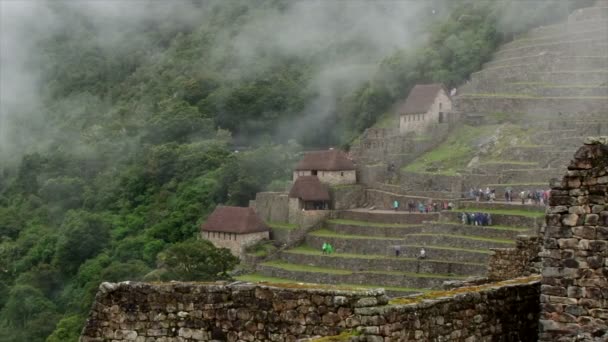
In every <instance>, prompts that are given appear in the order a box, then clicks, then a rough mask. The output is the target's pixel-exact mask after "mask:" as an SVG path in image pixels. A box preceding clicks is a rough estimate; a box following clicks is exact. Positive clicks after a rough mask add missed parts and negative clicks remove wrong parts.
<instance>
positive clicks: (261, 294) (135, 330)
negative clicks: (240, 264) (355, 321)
mask: <svg viewBox="0 0 608 342" xmlns="http://www.w3.org/2000/svg"><path fill="white" fill-rule="evenodd" d="M386 303H387V297H386V296H385V295H384V292H383V291H382V290H374V291H360V292H352V291H337V290H322V289H317V290H314V289H288V288H269V287H266V286H261V285H250V284H245V285H209V284H195V283H167V284H160V285H152V284H147V283H128V282H125V283H119V284H110V283H103V284H102V285H101V286H100V289H99V292H98V293H97V296H96V298H95V303H94V304H93V308H92V309H91V313H90V315H89V319H88V320H87V323H86V326H85V328H84V330H83V333H82V337H81V339H80V341H81V342H92V341H116V342H118V341H121V342H122V341H146V342H147V341H208V340H221V341H237V340H240V341H262V340H264V341H266V340H271V341H284V340H288V341H295V339H296V338H301V337H307V336H315V335H321V336H328V335H337V334H338V333H339V332H340V331H342V330H343V329H344V326H345V325H346V321H347V319H349V318H351V317H352V316H353V311H354V309H355V308H359V307H366V306H373V305H378V304H380V305H382V304H386Z"/></svg>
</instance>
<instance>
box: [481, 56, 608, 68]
mask: <svg viewBox="0 0 608 342" xmlns="http://www.w3.org/2000/svg"><path fill="white" fill-rule="evenodd" d="M513 66H518V67H520V68H521V67H523V68H525V69H526V70H529V71H533V70H547V71H559V70H597V69H608V57H607V56H599V55H597V56H596V55H594V56H565V55H563V54H557V53H550V52H548V53H544V54H543V53H540V54H534V55H530V56H517V57H512V58H505V59H501V60H493V61H490V62H487V63H485V64H484V65H483V68H482V70H498V69H500V68H508V67H513Z"/></svg>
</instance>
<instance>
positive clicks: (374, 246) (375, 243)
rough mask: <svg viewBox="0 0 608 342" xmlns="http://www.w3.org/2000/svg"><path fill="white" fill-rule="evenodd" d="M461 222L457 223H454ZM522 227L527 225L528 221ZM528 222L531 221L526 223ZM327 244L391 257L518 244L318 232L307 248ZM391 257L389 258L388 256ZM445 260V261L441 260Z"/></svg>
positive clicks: (434, 236) (308, 239) (342, 250)
mask: <svg viewBox="0 0 608 342" xmlns="http://www.w3.org/2000/svg"><path fill="white" fill-rule="evenodd" d="M452 221H455V222H458V221H457V219H456V220H452ZM499 221H501V222H502V223H500V222H496V223H495V224H497V225H507V224H505V222H507V221H506V220H504V219H502V220H499ZM518 222H522V225H521V226H522V227H526V226H532V225H526V224H525V223H524V221H518ZM525 222H528V221H525ZM324 242H328V243H331V245H332V246H334V248H335V250H336V252H339V253H350V254H384V255H390V252H391V250H392V248H393V246H397V245H407V246H429V247H430V246H433V247H452V246H457V247H458V248H462V249H467V250H487V249H490V248H508V247H513V246H514V241H512V240H507V239H490V238H484V237H478V236H471V235H450V234H407V235H404V236H402V237H401V238H391V237H386V238H385V237H369V236H362V235H346V234H344V235H340V234H335V233H333V234H328V233H325V231H316V232H312V233H310V234H308V235H307V236H306V244H307V245H309V246H311V247H313V248H318V249H321V247H322V246H323V243H324ZM387 253H389V254H387ZM439 259H441V258H439Z"/></svg>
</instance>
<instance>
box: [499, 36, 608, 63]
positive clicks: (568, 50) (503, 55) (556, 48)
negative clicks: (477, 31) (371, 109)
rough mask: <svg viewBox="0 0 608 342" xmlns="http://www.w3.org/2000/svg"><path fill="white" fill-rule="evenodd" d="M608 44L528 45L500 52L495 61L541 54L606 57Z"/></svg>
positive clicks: (591, 41)
mask: <svg viewBox="0 0 608 342" xmlns="http://www.w3.org/2000/svg"><path fill="white" fill-rule="evenodd" d="M606 51H608V44H606V39H605V38H603V37H602V38H600V39H581V40H564V41H556V42H551V43H546V44H537V45H527V46H521V47H513V48H510V49H504V50H499V51H497V52H496V53H494V56H493V59H494V60H496V61H498V60H502V59H507V58H513V57H520V56H531V55H535V54H541V53H559V54H563V55H568V56H598V55H599V56H605V55H606Z"/></svg>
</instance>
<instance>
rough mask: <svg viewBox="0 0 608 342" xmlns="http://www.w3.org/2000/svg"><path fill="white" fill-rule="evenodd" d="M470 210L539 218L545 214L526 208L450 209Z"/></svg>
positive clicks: (458, 210)
mask: <svg viewBox="0 0 608 342" xmlns="http://www.w3.org/2000/svg"><path fill="white" fill-rule="evenodd" d="M472 210H480V211H483V212H484V213H489V214H498V215H513V216H524V217H532V218H539V217H543V216H545V213H544V212H534V211H526V210H518V209H514V210H509V209H485V208H484V209H475V208H464V209H454V210H452V211H456V212H470V211H472Z"/></svg>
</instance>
